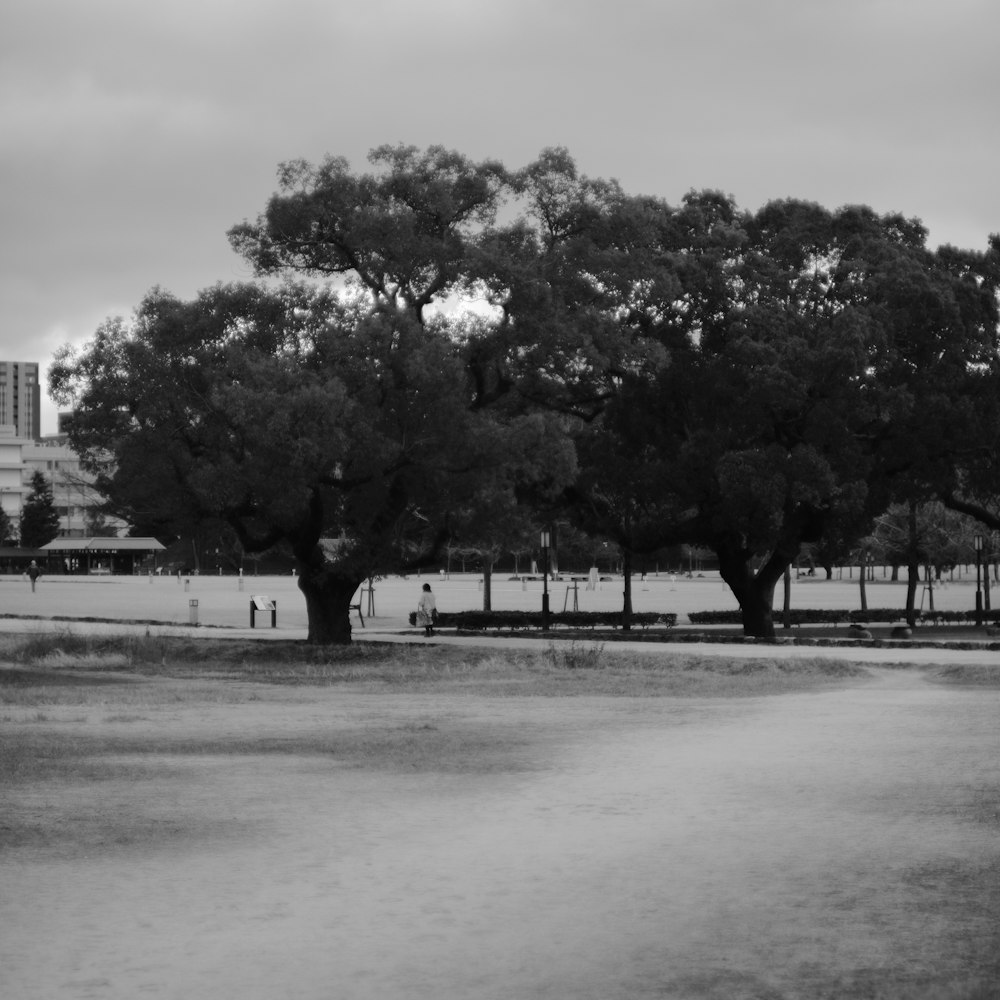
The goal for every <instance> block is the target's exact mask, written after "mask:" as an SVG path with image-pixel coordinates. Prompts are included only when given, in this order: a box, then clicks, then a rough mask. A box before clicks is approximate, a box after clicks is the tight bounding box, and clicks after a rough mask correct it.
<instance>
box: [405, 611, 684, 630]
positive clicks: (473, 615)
mask: <svg viewBox="0 0 1000 1000" xmlns="http://www.w3.org/2000/svg"><path fill="white" fill-rule="evenodd" d="M631 620H632V624H633V625H637V626H639V627H640V628H650V627H651V626H657V625H658V626H664V627H666V628H672V627H673V626H674V625H676V624H677V615H676V614H674V613H673V612H662V613H661V612H648V611H645V612H634V613H633V614H632V616H631ZM410 624H411V625H413V626H416V624H417V615H416V612H415V611H411V612H410ZM621 624H622V613H621V612H620V611H553V612H550V613H549V625H550V626H551V627H553V628H555V627H559V626H562V627H564V628H575V629H582V628H590V629H593V628H621ZM436 625H437V627H438V628H456V629H468V630H469V631H482V630H484V629H508V630H515V629H540V628H541V627H542V613H541V611H452V612H448V611H439V612H438V617H437V622H436Z"/></svg>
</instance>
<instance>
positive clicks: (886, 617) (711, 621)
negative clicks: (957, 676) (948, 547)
mask: <svg viewBox="0 0 1000 1000" xmlns="http://www.w3.org/2000/svg"><path fill="white" fill-rule="evenodd" d="M982 614H983V620H984V621H988V622H997V621H1000V610H995V611H984V612H983V613H982ZM784 617H785V615H784V612H783V611H775V612H774V619H775V621H783V620H784ZM688 618H689V619H690V621H691V624H692V625H742V624H743V614H742V612H740V611H692V612H691V613H690V614H689V615H688ZM789 620H790V621H791V623H792V624H793V625H850V624H868V623H869V622H895V621H905V620H906V611H905V609H902V608H869V609H868V610H867V611H828V610H824V609H821V608H795V609H793V610H791V611H790V612H789ZM975 620H976V612H975V611H922V612H920V613H919V614H918V615H917V621H918V622H923V623H925V624H933V623H940V622H955V623H957V622H974V621H975Z"/></svg>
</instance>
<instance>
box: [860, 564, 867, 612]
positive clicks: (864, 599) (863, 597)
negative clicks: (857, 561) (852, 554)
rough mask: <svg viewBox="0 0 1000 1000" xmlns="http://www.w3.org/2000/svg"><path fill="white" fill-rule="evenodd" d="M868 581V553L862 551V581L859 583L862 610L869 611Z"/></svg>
mask: <svg viewBox="0 0 1000 1000" xmlns="http://www.w3.org/2000/svg"><path fill="white" fill-rule="evenodd" d="M867 580H868V553H867V552H866V551H865V550H864V549H862V550H861V580H860V582H859V587H860V588H861V595H860V596H861V610H862V611H867V610H868V590H867V589H866V586H865V585H866V583H867Z"/></svg>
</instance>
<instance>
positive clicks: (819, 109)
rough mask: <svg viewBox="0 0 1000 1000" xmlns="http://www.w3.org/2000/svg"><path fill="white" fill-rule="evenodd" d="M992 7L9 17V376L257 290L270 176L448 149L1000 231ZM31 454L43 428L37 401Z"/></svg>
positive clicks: (275, 1) (946, 226)
mask: <svg viewBox="0 0 1000 1000" xmlns="http://www.w3.org/2000/svg"><path fill="white" fill-rule="evenodd" d="M998 29H1000V3H997V2H996V0H822V2H820V0H421V2H419V3H418V2H415V0H352V2H344V0H197V2H195V0H170V2H168V3H154V2H149V0H4V2H3V7H2V12H0V154H2V155H0V234H2V235H0V253H2V259H0V360H19V361H36V360H37V361H39V362H41V363H42V364H43V365H46V364H47V362H48V361H49V359H50V358H51V356H52V352H53V351H54V350H55V348H56V347H58V346H59V345H60V344H63V343H66V342H71V343H75V344H80V343H83V342H84V341H86V340H87V339H88V338H89V337H90V336H91V335H92V334H93V332H94V330H95V328H96V327H97V325H98V324H99V323H100V322H101V321H102V320H103V319H105V318H106V317H107V316H110V315H117V314H122V315H129V314H130V313H131V311H132V309H133V308H134V306H135V305H136V304H137V303H138V302H139V300H140V299H141V298H142V296H143V295H144V294H145V293H146V291H148V290H149V289H150V288H151V287H152V286H153V285H161V286H163V287H165V288H166V289H168V290H169V291H171V292H174V293H175V294H177V295H179V296H182V297H190V296H192V295H194V294H195V293H196V292H197V291H198V290H199V289H201V288H204V287H207V286H209V285H212V284H214V283H215V282H217V281H232V280H239V279H245V278H249V277H250V276H251V275H250V274H249V272H248V270H247V268H246V266H245V265H244V264H243V262H242V261H241V260H240V259H239V258H238V257H236V255H235V254H234V253H233V252H232V251H231V250H230V248H229V245H228V242H227V240H226V231H227V229H228V228H229V227H230V226H232V225H233V224H235V223H237V222H240V221H241V220H243V219H244V218H254V217H256V215H257V214H258V213H259V212H261V211H262V210H263V208H264V206H265V204H266V202H267V199H268V197H269V196H270V195H271V194H272V193H273V191H274V190H275V189H276V181H275V170H276V167H277V165H278V163H279V162H281V161H283V160H289V159H293V158H298V157H303V158H305V159H308V160H311V161H317V160H319V159H321V158H322V157H323V156H324V155H325V154H327V153H333V154H337V155H343V156H346V157H347V158H348V159H349V160H350V162H351V164H352V166H353V167H354V168H355V169H365V168H366V167H367V163H366V161H365V156H366V154H367V152H368V150H369V149H371V148H372V147H373V146H376V145H379V144H382V143H396V142H405V143H409V144H414V145H417V146H420V147H424V146H428V145H432V144H443V145H445V146H447V147H449V148H453V149H457V150H459V151H461V152H463V153H465V154H467V155H468V156H470V157H472V158H473V159H482V158H485V157H495V158H497V159H500V160H502V161H503V162H504V163H505V164H506V165H507V166H508V167H512V168H513V167H518V166H522V165H524V164H525V163H527V162H529V161H531V160H532V159H533V158H534V157H535V156H536V155H537V153H538V152H539V151H540V150H541V149H543V148H544V147H546V146H555V145H562V146H566V147H567V148H568V149H569V150H570V152H571V153H572V154H573V156H574V157H575V159H576V161H577V164H578V166H579V169H580V170H581V172H583V173H585V174H588V175H590V176H594V177H615V178H617V179H618V180H619V181H620V182H621V184H622V186H623V187H624V188H625V189H626V190H627V191H629V192H631V193H646V194H655V195H659V196H660V197H663V198H665V199H666V200H667V201H669V202H671V203H676V202H678V201H679V200H680V199H681V198H682V197H683V195H684V194H685V192H687V191H689V190H691V189H701V188H718V189H721V190H723V191H725V192H726V193H728V194H732V195H733V196H734V197H735V198H736V200H737V202H738V203H739V204H740V205H741V206H742V207H744V208H748V209H755V208H758V207H759V206H760V205H762V204H764V203H765V202H767V201H768V200H770V199H772V198H783V197H800V198H807V199H810V200H812V201H817V202H819V203H821V204H823V205H825V206H826V207H828V208H837V207H839V206H840V205H844V204H848V203H864V204H867V205H871V206H872V207H873V208H875V209H876V210H878V211H880V212H887V211H898V212H902V213H903V214H905V215H907V216H915V217H917V218H920V219H922V220H923V222H924V224H925V225H926V226H927V227H928V229H929V230H930V241H929V242H930V243H931V245H932V246H936V245H938V244H940V243H953V244H956V245H958V246H962V247H968V248H972V249H979V250H982V249H985V247H986V239H987V236H988V234H989V233H991V232H997V231H1000V185H998V183H997V179H996V178H997V175H998V163H1000V157H998V155H997V154H998V152H1000V127H998V126H1000V112H998V110H997V101H998V96H1000V72H998V65H1000V61H998V58H997V45H998V37H1000V30H998ZM42 430H43V432H52V431H54V430H55V407H54V406H52V405H51V404H50V403H48V402H46V404H45V406H44V408H43V416H42Z"/></svg>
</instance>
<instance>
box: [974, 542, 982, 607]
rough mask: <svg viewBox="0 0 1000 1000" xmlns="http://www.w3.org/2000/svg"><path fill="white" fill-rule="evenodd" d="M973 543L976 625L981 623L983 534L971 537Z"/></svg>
mask: <svg viewBox="0 0 1000 1000" xmlns="http://www.w3.org/2000/svg"><path fill="white" fill-rule="evenodd" d="M972 543H973V545H975V547H976V625H977V626H979V625H982V624H983V592H982V590H981V589H980V588H981V586H982V582H981V578H982V572H981V571H982V565H983V536H982V535H976V536H975V537H974V538H973V539H972Z"/></svg>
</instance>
